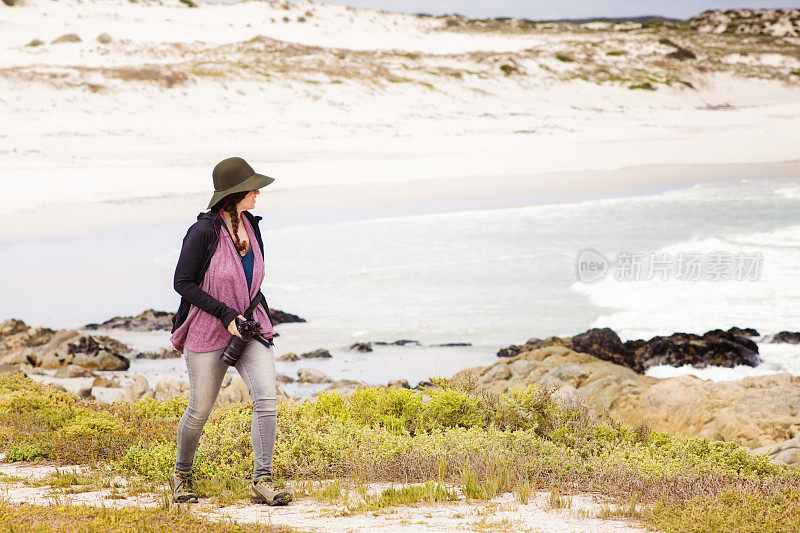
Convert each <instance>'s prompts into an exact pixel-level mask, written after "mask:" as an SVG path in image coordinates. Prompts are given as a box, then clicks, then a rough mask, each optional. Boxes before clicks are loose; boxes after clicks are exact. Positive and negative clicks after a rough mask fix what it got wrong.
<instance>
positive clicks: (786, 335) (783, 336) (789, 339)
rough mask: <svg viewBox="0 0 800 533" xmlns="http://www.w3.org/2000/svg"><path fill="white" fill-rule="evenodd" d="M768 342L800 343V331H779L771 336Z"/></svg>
mask: <svg viewBox="0 0 800 533" xmlns="http://www.w3.org/2000/svg"><path fill="white" fill-rule="evenodd" d="M765 340H767V339H765ZM768 342H769V343H770V344H800V333H798V332H796V331H779V332H778V333H776V334H775V335H773V336H771V337H770V338H769V340H768Z"/></svg>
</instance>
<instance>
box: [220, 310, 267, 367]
mask: <svg viewBox="0 0 800 533" xmlns="http://www.w3.org/2000/svg"><path fill="white" fill-rule="evenodd" d="M234 320H235V322H236V329H237V330H239V335H241V336H242V337H241V338H239V337H237V336H236V335H233V336H232V337H231V340H230V341H229V342H228V345H227V346H226V347H225V349H224V350H223V351H222V353H221V354H220V356H219V358H220V359H222V360H223V361H225V362H226V363H227V364H228V365H230V366H234V365H235V364H236V362H237V361H238V360H239V358H240V357H241V356H242V353H244V349H245V347H246V346H247V343H248V342H250V341H251V340H252V339H253V338H254V337H257V336H258V335H260V334H261V324H259V323H258V322H256V321H255V320H242V319H240V318H239V317H236V318H235V319H234Z"/></svg>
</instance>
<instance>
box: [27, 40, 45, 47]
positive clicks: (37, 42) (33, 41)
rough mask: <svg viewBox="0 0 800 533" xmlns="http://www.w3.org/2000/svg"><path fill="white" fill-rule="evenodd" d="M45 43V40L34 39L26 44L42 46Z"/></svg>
mask: <svg viewBox="0 0 800 533" xmlns="http://www.w3.org/2000/svg"><path fill="white" fill-rule="evenodd" d="M43 44H44V41H43V40H41V39H34V40H32V41H31V42H29V43H28V44H26V45H25V46H42V45H43Z"/></svg>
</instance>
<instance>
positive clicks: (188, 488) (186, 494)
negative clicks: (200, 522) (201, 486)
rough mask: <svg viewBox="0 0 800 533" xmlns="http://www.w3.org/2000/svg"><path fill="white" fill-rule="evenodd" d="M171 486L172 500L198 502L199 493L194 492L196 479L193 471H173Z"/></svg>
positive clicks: (170, 478) (170, 479)
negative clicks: (193, 477)
mask: <svg viewBox="0 0 800 533" xmlns="http://www.w3.org/2000/svg"><path fill="white" fill-rule="evenodd" d="M169 488H170V489H172V501H173V502H177V503H185V502H194V503H197V501H198V500H197V494H195V492H194V479H192V472H191V471H189V472H177V471H173V472H172V474H170V475H169Z"/></svg>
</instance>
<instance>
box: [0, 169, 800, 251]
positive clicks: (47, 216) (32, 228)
mask: <svg viewBox="0 0 800 533" xmlns="http://www.w3.org/2000/svg"><path fill="white" fill-rule="evenodd" d="M781 177H783V178H800V159H797V160H792V161H777V162H763V163H731V164H719V163H706V164H689V163H676V164H655V165H633V166H627V167H624V168H621V169H618V170H597V171H567V172H547V173H541V174H528V175H512V176H465V177H458V178H437V179H413V180H402V181H395V182H388V181H386V182H372V183H370V182H362V183H337V184H334V185H314V186H308V187H292V188H283V189H275V190H272V191H270V190H265V191H264V194H263V195H262V196H261V197H260V202H259V204H258V205H257V206H256V208H255V209H254V213H255V214H260V215H262V216H269V215H273V218H274V217H278V218H282V219H283V220H286V221H294V220H299V219H321V220H328V219H329V220H341V219H342V218H343V217H344V218H345V219H348V220H350V219H354V218H356V219H360V218H373V217H385V216H403V215H408V214H418V213H438V212H448V211H461V210H473V209H493V208H504V207H520V206H526V205H539V204H556V203H565V202H574V201H582V200H587V199H594V198H598V197H600V198H609V197H621V196H630V195H639V194H652V193H656V192H660V191H663V190H666V189H669V188H674V187H681V186H690V185H693V184H696V183H703V182H712V181H724V180H733V179H768V178H781ZM206 196H208V195H207V194H197V193H194V194H187V195H183V196H170V195H165V196H162V197H153V196H151V197H147V198H132V199H131V200H129V201H124V200H114V201H101V202H91V203H90V202H86V203H55V204H49V205H47V206H46V208H42V209H36V210H31V211H25V212H18V213H14V214H13V221H12V224H9V225H5V226H2V227H1V228H0V239H13V240H16V239H19V238H32V237H39V236H43V235H53V234H63V233H75V232H80V231H89V230H96V229H97V228H101V227H108V226H109V225H128V224H138V223H142V222H143V221H148V222H149V223H155V222H170V221H186V220H194V217H195V216H196V215H197V213H198V212H200V211H204V210H205V204H206ZM336 210H350V211H351V212H350V213H336V212H335V211H336ZM348 216H349V218H348ZM315 221H316V220H315Z"/></svg>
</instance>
